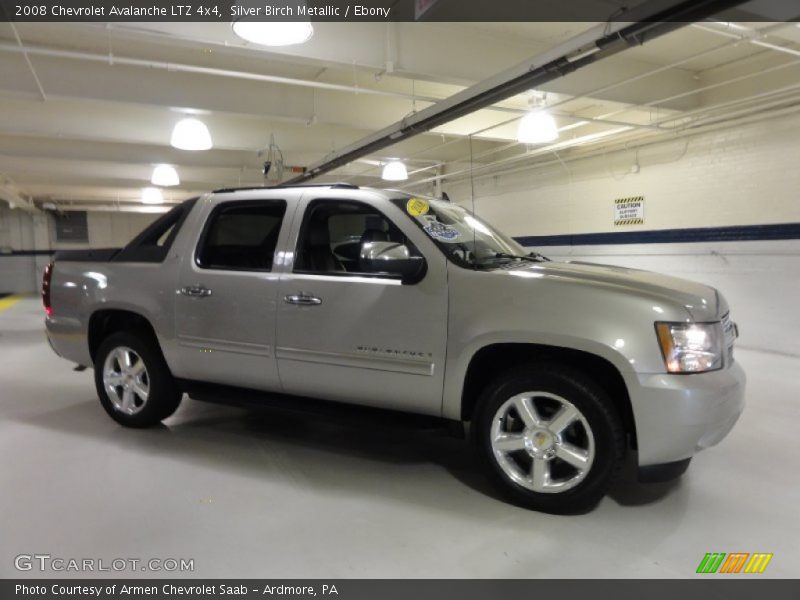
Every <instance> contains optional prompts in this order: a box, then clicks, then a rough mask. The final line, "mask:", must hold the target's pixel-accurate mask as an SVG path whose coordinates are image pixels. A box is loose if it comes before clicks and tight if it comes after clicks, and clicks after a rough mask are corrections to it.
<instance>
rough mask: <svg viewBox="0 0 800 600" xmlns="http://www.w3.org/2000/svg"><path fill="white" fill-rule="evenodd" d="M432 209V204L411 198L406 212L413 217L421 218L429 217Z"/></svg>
mask: <svg viewBox="0 0 800 600" xmlns="http://www.w3.org/2000/svg"><path fill="white" fill-rule="evenodd" d="M430 208H431V207H430V204H428V202H427V201H426V200H423V199H421V198H411V199H410V200H409V201H408V202H407V203H406V211H407V212H408V214H410V215H411V216H412V217H421V216H422V215H427V214H428V211H429V210H430Z"/></svg>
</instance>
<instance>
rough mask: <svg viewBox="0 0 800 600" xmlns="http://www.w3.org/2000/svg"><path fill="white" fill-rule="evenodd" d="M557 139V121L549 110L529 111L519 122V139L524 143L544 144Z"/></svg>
mask: <svg viewBox="0 0 800 600" xmlns="http://www.w3.org/2000/svg"><path fill="white" fill-rule="evenodd" d="M557 139H558V127H556V121H555V119H554V118H553V116H552V115H551V114H550V113H549V112H547V111H544V110H537V111H533V112H529V113H528V114H527V115H525V116H524V117H522V120H520V122H519V129H517V140H518V141H519V142H520V143H522V144H544V143H546V142H552V141H555V140H557Z"/></svg>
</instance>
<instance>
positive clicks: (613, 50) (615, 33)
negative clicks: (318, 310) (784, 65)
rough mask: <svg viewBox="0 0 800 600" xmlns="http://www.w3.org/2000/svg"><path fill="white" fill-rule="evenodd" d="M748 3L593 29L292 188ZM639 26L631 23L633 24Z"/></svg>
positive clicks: (654, 5)
mask: <svg viewBox="0 0 800 600" xmlns="http://www.w3.org/2000/svg"><path fill="white" fill-rule="evenodd" d="M744 1H745V0H699V1H697V0H694V1H688V0H684V1H682V2H677V3H675V2H671V3H668V4H667V5H666V7H665V3H664V2H659V1H657V0H650V1H649V2H647V3H645V4H644V5H641V6H638V7H636V8H634V9H632V10H631V11H629V12H627V13H625V14H624V17H625V18H626V19H628V21H626V22H610V23H607V24H601V25H599V26H596V27H593V28H591V29H589V30H588V31H586V32H584V33H582V34H580V35H578V36H576V37H574V38H572V39H571V40H569V41H567V42H565V43H564V44H561V45H559V46H557V47H556V48H554V49H553V50H551V51H549V52H546V53H544V54H542V55H539V56H536V57H533V58H532V59H530V60H528V61H525V62H523V63H521V64H519V65H517V66H515V67H513V68H511V69H508V70H507V71H505V72H503V73H501V74H499V75H497V76H495V77H492V78H490V79H488V80H485V81H482V82H480V83H477V84H476V85H473V86H471V87H469V88H467V89H466V90H464V91H462V92H459V93H457V94H454V95H453V96H451V97H449V98H447V99H445V100H442V101H440V102H438V103H436V104H435V105H433V106H430V107H428V108H426V109H423V110H421V111H420V112H418V113H416V114H414V115H412V116H410V117H408V118H406V119H403V120H401V121H399V122H398V123H395V124H394V125H391V126H389V127H387V128H385V129H383V130H381V131H379V132H377V133H375V134H373V135H371V136H367V137H365V138H363V139H362V140H359V141H358V142H356V143H355V144H352V145H350V146H348V147H347V148H345V149H343V150H341V151H339V152H337V153H335V154H334V156H333V157H331V158H328V159H326V160H324V161H323V162H320V163H318V164H316V165H312V166H311V167H310V168H309V169H308V171H307V172H306V173H304V174H302V175H299V176H297V177H294V178H292V179H290V180H289V181H288V182H287V183H302V182H304V181H308V180H309V179H313V178H314V177H317V176H319V175H322V174H324V173H327V172H329V171H331V170H333V169H335V168H337V167H340V166H342V165H344V164H347V163H349V162H352V161H353V160H356V159H358V158H362V157H364V156H366V155H368V154H372V153H374V152H377V151H378V150H382V149H383V148H386V147H388V146H391V145H394V144H395V143H397V142H398V141H400V140H404V139H408V138H410V137H413V136H415V135H418V134H420V133H424V132H426V131H430V130H431V129H433V128H434V127H438V126H440V125H443V124H445V123H449V122H450V121H453V120H455V119H457V118H459V117H463V116H465V115H467V114H470V113H473V112H475V111H477V110H480V109H482V108H487V107H489V106H491V105H492V104H496V103H498V102H502V101H503V100H507V99H508V98H510V97H512V96H515V95H517V94H519V93H522V92H524V91H526V90H529V89H533V88H536V87H540V86H541V85H543V84H545V83H548V82H550V81H553V80H555V79H559V78H561V77H564V76H565V75H567V74H569V73H572V72H574V71H577V70H578V69H580V68H582V67H585V66H587V65H590V64H592V63H594V62H597V61H598V60H601V59H603V58H606V57H608V56H611V55H613V54H617V53H618V52H621V51H622V50H625V49H626V48H629V47H631V46H636V45H641V44H643V43H644V42H645V41H649V40H651V39H654V38H657V37H660V36H662V35H665V34H667V33H669V32H671V31H674V30H676V29H679V28H680V27H682V26H684V25H685V24H686V23H687V22H693V21H699V20H702V19H705V18H707V17H710V16H712V15H714V14H717V13H718V12H720V11H722V10H726V9H729V8H732V7H734V6H738V5H739V4H742V3H743V2H744ZM631 20H634V21H635V22H633V23H631V22H630V21H631Z"/></svg>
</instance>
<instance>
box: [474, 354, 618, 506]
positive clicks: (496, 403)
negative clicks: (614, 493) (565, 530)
mask: <svg viewBox="0 0 800 600" xmlns="http://www.w3.org/2000/svg"><path fill="white" fill-rule="evenodd" d="M532 391H535V392H545V393H547V394H551V395H553V396H554V397H559V398H560V399H562V400H567V401H568V403H570V404H572V406H573V408H576V409H577V410H578V411H579V412H580V413H581V417H582V418H583V420H581V421H571V422H572V423H575V424H574V425H570V427H569V428H567V429H564V431H563V432H562V433H561V434H559V435H558V436H557V437H547V434H546V433H545V435H539V437H536V440H537V441H535V442H534V441H532V440H533V439H534V437H533V436H535V435H536V434H534V433H533V432H534V431H536V430H538V429H537V427H538V426H537V427H534V428H527V429H526V428H525V425H524V424H523V423H522V418H521V417H520V418H519V424H518V427H520V428H521V429H520V433H519V434H517V435H521V436H522V437H523V438H525V436H526V433H525V432H526V431H527V432H529V433H528V434H527V438H525V439H526V440H527V441H526V442H525V443H526V444H527V445H526V446H525V447H524V448H523V449H521V450H516V449H514V450H512V451H510V453H506V452H504V451H502V450H498V452H496V451H495V449H494V448H493V445H492V438H493V430H492V428H493V426H494V427H495V428H500V432H501V433H507V432H508V429H507V427H513V426H514V425H515V423H514V415H515V414H516V412H515V411H516V410H517V409H516V408H511V405H510V404H507V401H509V400H511V399H512V398H514V397H515V396H517V395H525V393H526V392H532ZM534 398H536V400H535V401H534V402H538V403H539V408H537V410H545V409H547V408H548V402H551V403H552V405H551V406H553V408H552V409H551V410H554V411H555V410H558V409H557V408H555V407H557V406H561V407H562V408H563V407H564V406H565V405H564V404H561V405H558V404H557V402H558V401H557V400H551V399H550V398H549V397H547V396H544V397H540V396H534ZM526 401H527V400H526ZM541 403H544V405H542V404H541ZM501 409H502V412H501V413H498V411H501ZM509 410H511V412H508V411H509ZM503 415H506V416H503ZM508 415H511V416H510V420H509V416H508ZM539 416H541V414H540V415H539ZM554 416H555V414H552V415H550V418H551V419H552V418H553V417H554ZM496 418H497V421H498V424H497V425H495V419H496ZM508 423H510V424H511V425H507V424H508ZM586 425H588V427H589V428H590V433H587V432H586V429H585V426H586ZM496 431H497V430H495V433H496ZM509 435H514V432H511V433H509ZM471 436H472V439H473V442H474V443H475V445H476V446H477V449H478V451H479V454H480V456H481V459H482V462H483V464H484V466H485V469H486V472H487V474H488V477H489V479H490V480H491V481H492V482H493V483H494V484H495V486H496V487H497V488H498V489H499V490H500V491H501V492H502V493H503V494H504V495H505V496H506V497H508V499H509V500H510V501H511V502H513V503H514V504H517V505H518V506H522V507H525V508H530V509H533V510H538V511H542V512H548V513H556V514H570V513H573V514H574V513H580V512H586V511H588V510H590V509H592V508H594V506H595V505H596V504H597V503H598V502H599V501H600V499H601V498H602V497H603V496H604V495H605V494H606V492H607V491H608V489H609V487H610V486H611V483H612V482H613V480H614V478H615V477H616V475H617V474H618V472H619V470H620V467H621V466H622V462H623V458H624V455H625V430H624V427H623V425H622V420H621V419H620V417H619V414H618V412H617V410H616V408H615V407H614V405H613V404H612V402H611V401H610V400H609V398H608V396H607V395H606V393H605V392H604V390H603V389H602V388H601V387H600V386H598V385H597V384H595V383H594V382H593V381H592V380H591V378H589V377H587V376H586V375H584V374H582V373H581V372H579V371H577V370H576V369H573V368H570V367H566V366H563V365H559V364H549V363H548V364H538V365H531V366H529V367H523V368H516V369H512V370H510V371H507V372H506V373H504V374H502V375H501V376H499V377H497V378H496V379H495V380H494V381H493V382H492V383H490V384H489V385H488V386H487V387H486V388H485V389H484V390H483V392H482V394H481V396H480V398H479V400H478V405H477V407H476V412H475V415H474V419H473V422H472V427H471ZM565 436H582V439H583V440H584V445H585V446H586V448H590V447H591V448H592V451H593V453H594V454H593V460H592V462H591V466H589V467H588V468H586V469H581V470H579V469H578V468H577V467H573V466H571V465H570V464H569V463H567V462H564V461H562V460H561V459H560V458H558V457H557V456H555V457H554V456H553V455H552V454H550V453H556V452H557V451H558V448H559V447H560V446H558V445H555V440H556V439H557V440H558V444H566V443H568V442H569V440H567V439H566V437H565ZM590 438H591V439H592V441H591V442H589V441H588V440H589V439H590ZM540 441H541V442H542V444H543V446H542V447H543V448H545V449H546V452H547V453H548V454H549V458H548V456H547V455H544V456H543V455H542V454H537V455H536V456H534V453H538V452H541V451H542V450H540V449H539V448H538V446H534V444H537V445H538V443H539V442H540ZM518 443H519V442H518V441H515V442H514V444H515V445H516V444H518ZM588 454H589V452H588V450H587V455H588ZM537 457H538V458H539V464H541V463H542V461H545V462H548V466H547V467H546V468H545V471H546V472H548V473H552V472H554V471H556V470H559V469H560V471H561V473H566V474H567V475H566V476H563V477H562V479H561V480H563V481H568V480H570V477H568V476H569V475H570V474H573V475H572V478H571V481H574V482H577V483H572V484H571V485H573V487H571V488H569V489H563V490H561V491H553V492H540V491H534V490H532V489H529V487H531V486H533V483H532V482H533V476H532V475H529V477H530V479H529V480H528V481H526V482H523V483H518V482H517V481H515V480H514V478H513V477H512V475H513V474H514V473H513V471H514V469H515V468H516V467H519V469H518V470H519V472H520V473H522V474H525V473H526V468H530V469H531V471H530V473H533V472H535V470H536V466H535V464H534V462H535V460H534V459H535V458H537ZM509 458H510V459H511V460H509ZM526 460H527V461H530V467H526V462H525V461H526ZM501 461H502V462H503V463H504V464H505V470H504V467H503V466H501ZM562 463H563V464H562ZM509 465H511V467H510V470H511V471H512V473H511V474H509V473H508V470H509ZM581 473H583V474H581ZM581 477H582V479H581ZM555 481H558V479H555ZM525 485H527V486H528V487H525ZM567 485H570V484H569V483H568V484H567ZM539 489H543V488H539Z"/></svg>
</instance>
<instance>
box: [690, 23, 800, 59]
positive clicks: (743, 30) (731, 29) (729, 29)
mask: <svg viewBox="0 0 800 600" xmlns="http://www.w3.org/2000/svg"><path fill="white" fill-rule="evenodd" d="M724 25H726V27H725V28H724V29H717V28H716V27H714V26H713V24H708V25H706V24H703V23H693V24H692V27H695V28H697V29H700V30H702V31H707V32H709V33H714V34H716V35H719V36H722V37H726V38H731V39H735V40H739V41H741V42H748V43H750V44H752V45H754V46H759V47H761V48H767V49H768V50H774V51H775V52H781V53H783V54H791V55H792V56H800V50H795V49H794V48H789V47H787V46H779V45H778V44H771V43H769V42H765V41H763V40H761V39H759V38H760V37H762V36H764V35H766V33H764V32H762V31H759V30H756V29H751V28H750V27H745V26H744V25H739V24H736V23H727V24H724ZM737 31H738V32H739V33H737Z"/></svg>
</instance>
